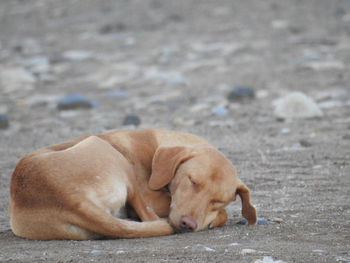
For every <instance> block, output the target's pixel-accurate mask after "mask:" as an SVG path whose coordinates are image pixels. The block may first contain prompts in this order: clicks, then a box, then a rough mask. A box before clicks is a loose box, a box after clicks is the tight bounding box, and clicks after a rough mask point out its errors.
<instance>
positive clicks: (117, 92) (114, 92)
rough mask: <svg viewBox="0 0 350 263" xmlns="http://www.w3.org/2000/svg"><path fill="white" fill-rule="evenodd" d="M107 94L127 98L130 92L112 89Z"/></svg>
mask: <svg viewBox="0 0 350 263" xmlns="http://www.w3.org/2000/svg"><path fill="white" fill-rule="evenodd" d="M107 95H108V96H110V97H115V98H121V99H126V98H128V97H129V94H128V93H127V92H125V91H122V90H111V91H108V92H107Z"/></svg>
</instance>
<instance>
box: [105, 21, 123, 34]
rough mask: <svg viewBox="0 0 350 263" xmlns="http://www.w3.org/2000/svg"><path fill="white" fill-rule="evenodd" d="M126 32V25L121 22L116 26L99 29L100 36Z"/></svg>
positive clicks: (109, 25)
mask: <svg viewBox="0 0 350 263" xmlns="http://www.w3.org/2000/svg"><path fill="white" fill-rule="evenodd" d="M125 30H126V25H125V24H124V23H122V22H119V23H116V24H107V25H104V26H103V27H101V28H100V30H99V32H100V34H111V33H114V32H121V31H125Z"/></svg>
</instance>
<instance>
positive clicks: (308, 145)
mask: <svg viewBox="0 0 350 263" xmlns="http://www.w3.org/2000/svg"><path fill="white" fill-rule="evenodd" d="M299 143H300V145H301V146H303V147H311V146H312V144H311V143H310V142H309V141H307V140H303V139H302V140H300V141H299Z"/></svg>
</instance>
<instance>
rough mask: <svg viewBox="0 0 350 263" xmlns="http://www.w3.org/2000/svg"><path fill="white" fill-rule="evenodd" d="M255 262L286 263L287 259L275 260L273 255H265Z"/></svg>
mask: <svg viewBox="0 0 350 263" xmlns="http://www.w3.org/2000/svg"><path fill="white" fill-rule="evenodd" d="M254 263H285V261H282V260H274V259H273V258H272V257H270V256H267V257H263V258H262V259H257V260H255V261H254Z"/></svg>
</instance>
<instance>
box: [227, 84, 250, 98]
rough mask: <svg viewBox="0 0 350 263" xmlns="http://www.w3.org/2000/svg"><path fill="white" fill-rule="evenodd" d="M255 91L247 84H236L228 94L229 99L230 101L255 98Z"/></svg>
mask: <svg viewBox="0 0 350 263" xmlns="http://www.w3.org/2000/svg"><path fill="white" fill-rule="evenodd" d="M254 98H255V91H254V90H253V89H252V88H250V87H246V86H235V87H233V88H232V89H231V91H230V92H229V93H228V94H227V99H228V100H229V101H242V100H247V99H254Z"/></svg>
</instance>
